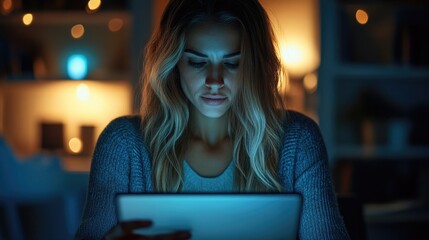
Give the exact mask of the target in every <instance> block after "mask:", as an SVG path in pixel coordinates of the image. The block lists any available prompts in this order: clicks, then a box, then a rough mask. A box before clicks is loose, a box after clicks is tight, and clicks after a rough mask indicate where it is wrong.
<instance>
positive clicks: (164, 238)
mask: <svg viewBox="0 0 429 240" xmlns="http://www.w3.org/2000/svg"><path fill="white" fill-rule="evenodd" d="M150 226H152V221H150V220H136V221H127V222H121V223H119V224H118V225H116V226H114V227H113V228H112V229H110V231H109V232H108V233H107V234H106V236H105V237H104V239H105V240H122V239H127V240H128V239H130V240H140V239H142V240H146V239H149V240H150V239H153V240H168V239H171V240H173V239H190V238H191V233H190V232H189V231H176V232H169V233H163V234H157V235H150V236H145V235H142V234H139V233H136V230H138V229H142V228H148V227H150Z"/></svg>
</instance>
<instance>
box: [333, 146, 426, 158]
mask: <svg viewBox="0 0 429 240" xmlns="http://www.w3.org/2000/svg"><path fill="white" fill-rule="evenodd" d="M334 155H335V157H336V158H337V159H343V158H361V159H405V160H408V159H410V160H414V159H428V160H429V147H427V146H426V147H424V146H422V147H416V146H413V147H404V148H394V147H389V146H375V147H371V146H362V145H348V146H345V145H343V146H341V145H338V146H337V147H336V149H335V152H334Z"/></svg>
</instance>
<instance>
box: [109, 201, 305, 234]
mask: <svg viewBox="0 0 429 240" xmlns="http://www.w3.org/2000/svg"><path fill="white" fill-rule="evenodd" d="M116 201H117V202H116V203H117V216H118V220H119V221H127V220H138V219H140V220H142V219H149V220H151V221H152V222H153V225H152V226H151V227H150V228H145V229H139V230H136V232H137V233H140V234H144V235H156V234H159V233H169V232H173V231H177V230H189V231H190V232H191V234H192V239H197V240H199V239H297V234H298V227H299V219H300V214H301V205H302V200H301V196H300V195H298V194H290V193H289V194H284V193H279V194H267V193H258V194H249V193H246V194H243V193H240V194H229V193H225V194H219V193H209V194H208V193H203V194H202V193H174V194H173V193H169V194H167V193H144V194H119V195H117V196H116Z"/></svg>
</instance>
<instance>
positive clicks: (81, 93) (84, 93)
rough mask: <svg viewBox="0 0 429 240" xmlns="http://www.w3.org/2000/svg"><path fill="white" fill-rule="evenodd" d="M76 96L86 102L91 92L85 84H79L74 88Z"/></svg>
mask: <svg viewBox="0 0 429 240" xmlns="http://www.w3.org/2000/svg"><path fill="white" fill-rule="evenodd" d="M76 95H77V98H78V99H79V100H81V101H86V100H88V99H89V98H90V97H91V92H90V91H89V87H88V86H87V85H86V84H84V83H81V84H79V86H77V88H76Z"/></svg>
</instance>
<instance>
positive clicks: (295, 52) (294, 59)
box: [281, 45, 302, 65]
mask: <svg viewBox="0 0 429 240" xmlns="http://www.w3.org/2000/svg"><path fill="white" fill-rule="evenodd" d="M281 58H282V60H283V61H284V63H285V64H286V65H296V64H299V63H300V62H301V61H302V52H301V49H300V48H299V47H298V46H296V45H286V46H284V47H283V48H282V49H281Z"/></svg>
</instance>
